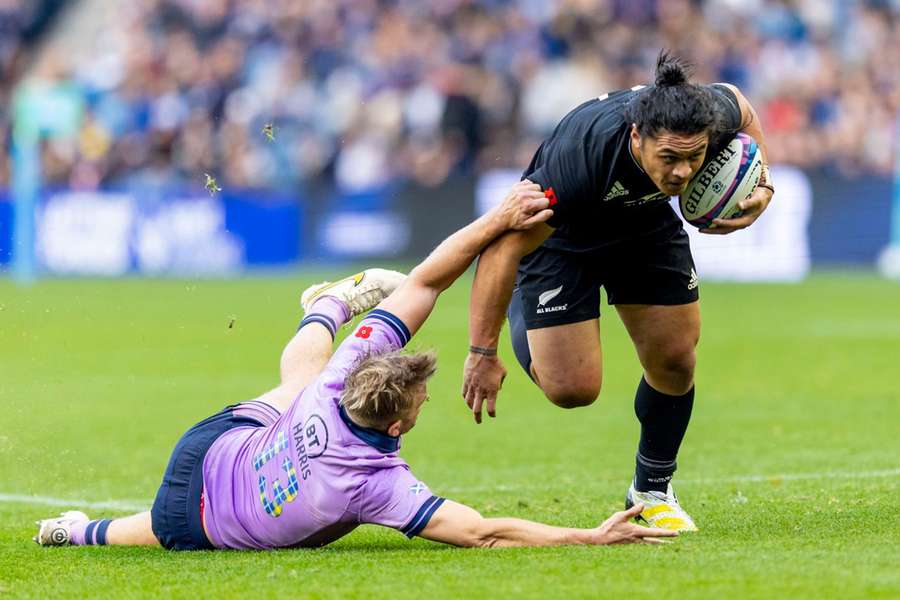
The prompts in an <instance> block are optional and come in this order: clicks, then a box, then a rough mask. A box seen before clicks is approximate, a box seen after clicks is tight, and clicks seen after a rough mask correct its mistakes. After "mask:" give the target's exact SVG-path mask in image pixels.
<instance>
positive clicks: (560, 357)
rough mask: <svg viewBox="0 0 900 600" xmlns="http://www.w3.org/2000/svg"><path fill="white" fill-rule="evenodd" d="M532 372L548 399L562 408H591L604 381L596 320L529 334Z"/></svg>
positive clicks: (531, 331)
mask: <svg viewBox="0 0 900 600" xmlns="http://www.w3.org/2000/svg"><path fill="white" fill-rule="evenodd" d="M528 346H529V348H530V350H531V358H532V363H531V371H532V375H533V376H534V379H535V381H536V382H537V384H538V385H539V386H540V387H541V390H543V392H544V394H545V395H546V396H547V398H548V399H549V400H550V401H551V402H552V403H553V404H556V405H557V406H560V407H562V408H577V407H579V406H588V405H589V404H592V403H593V402H594V400H596V399H597V396H598V395H599V394H600V386H601V384H602V381H603V353H602V351H601V347H600V323H599V319H590V320H588V321H581V322H579V323H571V324H568V325H557V326H555V327H544V328H542V329H532V330H530V331H528Z"/></svg>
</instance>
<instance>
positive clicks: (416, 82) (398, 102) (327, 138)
mask: <svg viewBox="0 0 900 600" xmlns="http://www.w3.org/2000/svg"><path fill="white" fill-rule="evenodd" d="M29 4H30V3H29V2H28V1H27V0H0V75H2V81H0V100H2V105H0V139H2V140H3V141H2V142H0V143H2V144H3V145H4V148H3V150H4V152H3V154H2V156H3V159H0V162H2V163H6V162H7V158H6V157H8V147H9V132H10V120H11V116H10V110H9V107H10V90H11V77H9V76H8V75H10V73H9V72H8V69H9V68H10V67H9V65H11V64H12V63H11V62H10V56H13V55H14V54H15V49H14V48H15V46H16V43H17V27H16V23H17V20H16V11H17V10H19V11H20V12H21V11H23V10H25V8H24V7H26V6H28V5H29ZM114 6H116V9H115V10H113V11H110V12H108V13H106V14H104V15H102V17H103V18H104V19H106V20H107V21H106V22H105V25H104V26H103V27H101V28H99V31H100V34H99V35H98V36H96V38H94V39H91V40H86V41H85V42H84V43H85V44H89V45H90V47H91V50H90V53H89V58H88V59H86V60H85V59H80V60H77V61H70V60H68V59H67V57H66V56H61V55H60V56H55V57H51V59H48V60H45V61H44V63H43V65H42V66H41V67H40V68H38V69H36V71H35V72H34V75H35V76H38V77H42V78H45V79H55V80H57V81H65V82H70V83H74V84H75V86H76V88H77V89H78V90H79V93H80V94H81V97H82V98H83V111H82V112H81V113H80V117H79V123H78V133H77V135H75V136H68V137H61V138H58V139H52V140H50V141H48V142H46V143H45V145H44V148H43V165H44V173H45V177H46V179H47V180H48V181H49V183H50V184H54V185H69V186H74V187H77V188H92V187H97V186H101V185H110V186H123V185H124V186H128V185H147V184H149V183H154V182H155V183H164V182H168V181H171V180H172V179H173V178H174V179H176V180H184V181H189V182H201V181H202V178H203V174H204V173H210V174H213V175H214V176H215V177H216V178H217V180H218V182H219V184H220V185H221V186H222V187H234V188H238V187H240V188H244V187H249V188H257V187H264V188H265V187H274V188H279V189H294V188H296V187H297V186H303V185H305V184H308V183H310V182H322V181H325V182H329V183H334V184H336V185H337V186H338V187H339V188H341V189H342V190H345V191H350V192H352V191H358V190H365V189H372V188H378V187H380V186H384V185H387V184H389V183H390V182H392V181H396V180H397V179H414V180H417V181H418V182H420V183H423V184H425V185H435V184H438V183H440V182H441V181H443V180H444V179H445V178H447V177H448V176H449V175H451V174H455V173H462V174H473V173H480V172H484V171H486V170H489V169H492V168H498V167H515V168H521V167H523V166H524V165H525V164H527V162H528V160H529V159H530V156H531V154H532V153H533V151H534V150H535V148H536V146H537V144H538V143H539V142H540V140H541V139H542V137H543V136H545V135H546V134H547V133H548V132H549V131H550V130H551V129H552V127H553V126H554V125H555V123H556V122H557V120H558V119H559V118H560V117H561V116H562V115H563V114H565V113H566V112H567V111H568V110H569V109H571V108H572V107H574V106H576V105H577V104H579V103H580V102H582V101H583V100H585V99H588V98H590V97H593V96H597V95H599V94H601V93H603V92H605V91H609V90H613V89H619V88H624V87H630V86H633V85H635V84H638V83H642V82H646V81H647V80H648V78H649V77H650V74H651V70H652V64H653V61H654V59H655V57H656V54H657V53H658V51H659V49H660V48H662V47H665V48H669V49H671V50H672V51H673V52H674V53H676V54H678V55H680V56H683V57H685V58H687V59H689V60H691V61H692V62H694V64H695V65H696V73H695V79H696V80H698V81H704V82H713V81H727V82H731V83H734V84H736V85H738V86H739V87H740V88H741V89H742V90H743V91H744V93H745V94H746V95H747V96H748V97H749V98H750V99H751V101H752V102H753V103H754V105H755V106H756V108H757V110H758V111H759V113H760V116H761V119H762V121H763V126H764V128H765V131H766V134H767V140H768V144H769V149H770V154H771V157H770V159H771V161H772V162H776V163H789V164H795V165H800V166H803V167H823V168H833V169H839V170H842V171H847V172H859V171H864V172H871V171H874V172H878V173H885V174H887V173H890V172H891V171H892V168H893V161H894V153H895V152H896V146H897V139H896V136H897V128H898V113H900V110H898V109H900V60H898V58H900V4H898V3H896V2H894V3H892V2H891V0H882V1H874V0H707V1H691V0H555V1H550V0H480V1H474V0H430V1H428V2H421V1H419V0H303V1H297V0H131V1H130V2H127V3H126V2H116V3H114ZM99 17H100V15H98V18H99ZM11 49H12V50H11ZM72 63H75V64H72ZM8 181H9V168H8V164H0V187H3V186H6V185H8Z"/></svg>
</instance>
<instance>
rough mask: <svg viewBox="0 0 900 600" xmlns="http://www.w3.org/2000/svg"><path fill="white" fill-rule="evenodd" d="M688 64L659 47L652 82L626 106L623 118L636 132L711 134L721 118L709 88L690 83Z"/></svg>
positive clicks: (655, 134) (690, 69) (652, 133)
mask: <svg viewBox="0 0 900 600" xmlns="http://www.w3.org/2000/svg"><path fill="white" fill-rule="evenodd" d="M691 71H692V67H691V65H690V63H688V62H686V61H684V60H682V59H680V58H678V57H675V56H672V55H671V54H669V52H667V51H666V50H662V51H661V52H660V53H659V56H658V57H657V59H656V74H655V77H654V82H653V85H652V86H650V87H647V88H645V89H643V90H641V92H640V93H639V94H637V95H636V96H635V97H634V98H633V99H632V100H631V102H630V103H629V104H628V106H627V107H626V109H625V118H626V119H628V120H629V121H630V122H632V123H634V124H635V125H637V129H638V133H639V134H640V135H641V136H642V137H643V136H649V137H656V136H657V134H658V133H659V132H660V131H670V132H672V133H676V134H681V135H694V134H697V133H700V132H702V131H708V132H709V133H710V135H714V134H715V133H716V132H717V131H718V129H719V123H720V121H721V117H720V115H719V111H718V110H717V108H716V103H715V99H714V97H713V95H712V92H710V91H709V90H708V89H706V88H705V87H703V86H701V85H697V84H696V83H691V82H690V75H691Z"/></svg>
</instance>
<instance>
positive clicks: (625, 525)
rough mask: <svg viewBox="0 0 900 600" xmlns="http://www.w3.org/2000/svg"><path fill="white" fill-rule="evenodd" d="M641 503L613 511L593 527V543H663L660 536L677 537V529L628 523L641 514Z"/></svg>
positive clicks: (642, 506) (664, 541)
mask: <svg viewBox="0 0 900 600" xmlns="http://www.w3.org/2000/svg"><path fill="white" fill-rule="evenodd" d="M642 510H644V505H643V504H635V505H634V506H632V507H631V508H629V509H628V510H623V511H620V512H617V513H615V514H614V515H613V516H611V517H610V518H608V519H607V520H605V521H603V523H601V524H600V526H599V527H597V528H596V529H594V530H593V531H594V533H595V534H596V536H595V538H594V540H592V541H593V543H595V544H664V543H666V542H667V540H664V539H662V538H672V537H678V532H677V531H670V530H668V529H657V528H655V527H643V526H641V525H636V524H634V523H630V522H629V521H630V519H632V518H634V517H636V516H638V515H639V514H641V511H642Z"/></svg>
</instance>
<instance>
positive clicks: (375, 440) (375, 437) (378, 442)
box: [340, 406, 400, 454]
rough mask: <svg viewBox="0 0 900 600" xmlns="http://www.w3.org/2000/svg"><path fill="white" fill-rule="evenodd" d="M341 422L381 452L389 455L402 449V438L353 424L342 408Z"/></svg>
mask: <svg viewBox="0 0 900 600" xmlns="http://www.w3.org/2000/svg"><path fill="white" fill-rule="evenodd" d="M340 413H341V420H343V421H344V424H345V425H347V428H348V429H350V431H352V432H353V435H355V436H356V437H358V438H359V439H361V440H362V441H364V442H365V443H367V444H368V445H370V446H372V447H373V448H375V449H376V450H378V451H379V452H383V453H385V454H389V453H391V452H396V451H398V450H399V449H400V436H397V437H394V436H392V435H388V434H386V433H384V432H383V431H378V430H377V429H372V428H371V427H362V426H361V425H357V424H356V423H354V422H353V419H351V418H350V415H348V414H347V411H346V410H344V407H343V406H341V407H340Z"/></svg>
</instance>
